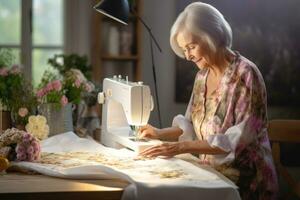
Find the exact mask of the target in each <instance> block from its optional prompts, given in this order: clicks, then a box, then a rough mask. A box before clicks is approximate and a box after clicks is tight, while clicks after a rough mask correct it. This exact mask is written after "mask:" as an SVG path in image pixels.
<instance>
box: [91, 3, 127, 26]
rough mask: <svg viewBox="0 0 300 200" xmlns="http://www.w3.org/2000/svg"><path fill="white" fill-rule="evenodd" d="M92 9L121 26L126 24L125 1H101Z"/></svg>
mask: <svg viewBox="0 0 300 200" xmlns="http://www.w3.org/2000/svg"><path fill="white" fill-rule="evenodd" d="M94 9H96V10H97V11H98V12H100V13H102V14H104V15H106V16H108V17H110V18H112V19H114V20H116V21H118V22H120V23H122V24H126V25H127V24H128V16H129V4H128V1H127V0H102V1H100V2H99V3H98V4H97V5H95V6H94Z"/></svg>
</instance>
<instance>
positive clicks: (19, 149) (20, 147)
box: [16, 144, 25, 154]
mask: <svg viewBox="0 0 300 200" xmlns="http://www.w3.org/2000/svg"><path fill="white" fill-rule="evenodd" d="M16 152H17V153H18V154H25V147H24V145H22V144H18V145H17V147H16Z"/></svg>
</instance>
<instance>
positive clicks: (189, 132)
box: [172, 110, 251, 165]
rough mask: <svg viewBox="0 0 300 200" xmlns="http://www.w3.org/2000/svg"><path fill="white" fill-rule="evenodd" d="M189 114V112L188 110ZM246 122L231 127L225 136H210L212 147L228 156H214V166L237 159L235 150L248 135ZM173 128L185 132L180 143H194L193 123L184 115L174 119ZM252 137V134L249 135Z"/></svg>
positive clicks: (208, 140)
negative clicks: (244, 135)
mask: <svg viewBox="0 0 300 200" xmlns="http://www.w3.org/2000/svg"><path fill="white" fill-rule="evenodd" d="M187 112H188V110H187ZM245 125H246V120H244V121H243V122H241V123H239V124H237V125H235V126H232V127H230V128H229V129H227V131H226V132H225V133H224V134H215V135H209V136H208V138H207V143H208V144H209V145H210V146H211V147H218V148H220V149H222V150H224V151H226V152H228V154H222V155H213V157H214V158H215V159H214V164H217V165H220V164H224V163H228V162H231V161H233V160H234V159H235V149H236V146H237V145H238V144H239V141H240V139H241V137H242V135H243V134H246V131H247V129H246V127H245ZM172 126H176V127H179V128H181V129H182V130H183V134H182V135H181V136H179V139H178V140H179V141H192V140H194V139H195V137H196V134H195V131H194V127H193V124H192V122H191V121H190V120H189V119H188V118H187V117H186V116H183V115H177V116H175V117H174V119H173V123H172ZM247 135H251V134H247Z"/></svg>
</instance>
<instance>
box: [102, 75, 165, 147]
mask: <svg viewBox="0 0 300 200" xmlns="http://www.w3.org/2000/svg"><path fill="white" fill-rule="evenodd" d="M98 102H99V103H100V104H103V106H102V131H101V143H102V144H104V145H105V146H108V147H113V148H118V149H119V148H124V147H127V148H130V149H132V150H134V151H136V152H140V151H142V150H143V149H145V148H147V147H150V146H153V145H155V144H158V143H160V141H158V140H139V139H137V137H136V130H137V129H136V130H135V131H134V130H132V129H131V127H130V126H132V127H140V126H143V125H146V124H147V123H148V120H149V117H150V112H151V111H152V110H153V100H152V96H151V93H150V88H149V86H147V85H143V82H130V81H128V77H126V80H125V79H122V77H121V76H120V75H119V76H118V77H117V76H114V77H113V78H105V79H104V81H103V92H101V93H99V94H98Z"/></svg>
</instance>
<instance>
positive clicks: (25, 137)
mask: <svg viewBox="0 0 300 200" xmlns="http://www.w3.org/2000/svg"><path fill="white" fill-rule="evenodd" d="M31 140H32V136H31V134H30V133H25V134H24V135H23V142H25V143H29V142H30V141H31Z"/></svg>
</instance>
